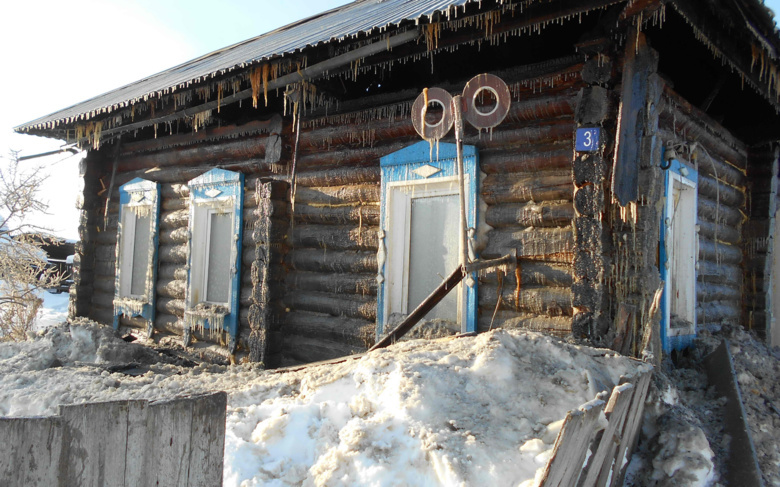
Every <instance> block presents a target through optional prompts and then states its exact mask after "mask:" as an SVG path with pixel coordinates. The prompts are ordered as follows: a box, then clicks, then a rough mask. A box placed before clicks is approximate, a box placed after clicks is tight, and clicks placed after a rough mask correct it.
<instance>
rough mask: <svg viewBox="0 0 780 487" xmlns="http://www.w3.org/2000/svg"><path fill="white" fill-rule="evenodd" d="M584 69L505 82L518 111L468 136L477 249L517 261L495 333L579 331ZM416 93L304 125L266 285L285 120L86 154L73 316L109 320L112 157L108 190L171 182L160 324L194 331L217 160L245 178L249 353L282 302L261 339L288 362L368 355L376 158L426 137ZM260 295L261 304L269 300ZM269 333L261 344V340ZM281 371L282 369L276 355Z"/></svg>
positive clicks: (165, 187) (486, 299)
mask: <svg viewBox="0 0 780 487" xmlns="http://www.w3.org/2000/svg"><path fill="white" fill-rule="evenodd" d="M583 67H584V65H583V64H582V57H581V56H572V57H570V58H564V59H559V60H556V61H551V62H546V63H541V64H538V65H530V66H523V67H518V68H516V69H513V70H511V71H507V72H503V73H498V74H499V75H501V76H502V77H503V78H504V79H505V81H506V82H507V83H508V85H509V86H510V91H511V93H512V104H511V108H510V112H509V115H508V116H507V118H506V119H505V120H504V121H503V123H502V124H501V125H500V126H498V127H496V128H495V129H494V130H493V132H492V134H489V133H485V132H483V133H482V134H479V133H477V131H476V130H475V129H471V128H469V129H468V130H467V132H466V138H465V141H464V142H465V143H466V144H469V145H475V146H476V147H477V150H478V151H479V159H480V170H481V171H482V173H483V176H482V180H481V181H480V184H479V187H480V212H481V213H482V218H483V219H484V221H485V223H487V225H488V226H486V227H483V230H482V231H481V232H480V233H481V234H480V235H478V241H479V242H480V243H481V246H480V251H481V254H482V256H483V257H486V258H490V257H499V256H501V255H504V254H506V253H508V252H510V251H511V250H512V249H517V251H518V256H519V266H518V270H517V272H515V273H512V274H510V275H507V276H504V278H503V279H502V282H501V283H499V281H498V279H497V277H496V274H495V273H489V274H487V275H485V276H484V277H482V278H481V282H480V285H479V329H480V330H486V329H488V328H489V327H490V324H491V318H492V315H493V313H494V311H495V310H496V302H497V299H500V303H499V304H498V311H497V312H496V317H495V320H494V322H493V326H504V327H526V328H530V329H534V330H539V331H546V332H551V333H555V334H559V335H565V334H567V333H568V332H569V331H570V329H571V316H572V291H571V286H572V282H573V278H572V262H573V254H574V247H573V245H574V241H573V231H572V217H573V214H574V210H573V207H572V200H573V184H572V175H571V160H572V153H573V146H572V144H573V142H572V141H573V133H574V119H573V117H574V111H575V106H576V103H577V96H578V93H579V91H580V88H581V87H582V86H583V82H582V79H581V71H582V69H583ZM472 74H476V73H464V76H463V79H462V80H460V81H455V82H454V83H453V84H452V85H449V86H446V89H448V90H449V91H451V92H457V91H459V90H462V88H463V85H464V84H465V82H466V81H467V80H468V79H469V77H470V76H471V75H472ZM405 96H406V97H405ZM405 96H401V97H400V98H399V97H396V101H394V103H392V104H389V105H383V106H366V107H365V108H362V109H358V110H351V111H348V110H343V111H342V113H338V112H336V113H334V114H329V115H327V116H318V115H314V116H308V117H306V116H304V117H303V120H302V129H301V133H300V137H299V149H298V154H297V163H296V164H297V166H296V192H295V198H294V206H293V207H294V215H295V216H294V225H292V226H290V221H289V220H290V218H289V214H288V212H289V211H292V210H293V207H291V206H292V205H290V203H291V202H290V201H289V198H290V196H289V194H287V191H281V190H279V189H277V190H274V191H273V192H274V195H275V196H274V197H273V200H274V202H272V203H271V204H270V206H267V210H268V211H270V212H271V213H270V214H271V216H269V218H270V220H269V221H274V222H275V223H274V224H273V225H272V226H273V229H271V230H269V231H270V232H271V233H270V234H269V235H272V236H271V237H268V238H271V239H272V240H273V242H271V243H272V245H271V247H270V248H273V249H276V250H278V249H279V248H280V246H285V249H284V251H283V252H276V251H275V252H272V253H271V254H268V255H273V256H275V257H273V259H272V260H273V261H274V262H275V263H276V264H275V265H277V267H276V268H275V270H274V271H273V272H270V273H269V274H268V276H270V277H269V280H268V281H267V286H266V289H265V290H262V289H261V287H262V284H261V282H260V281H261V279H262V276H261V275H260V273H259V272H260V267H261V263H262V261H263V259H262V258H261V254H262V255H265V254H263V253H264V252H266V250H263V249H259V247H258V245H260V244H261V243H262V242H263V238H264V237H262V236H261V235H260V233H258V232H257V231H255V230H256V227H257V225H258V222H260V221H261V220H262V219H263V218H264V217H263V216H262V215H261V212H260V206H259V204H258V203H261V202H262V201H263V198H258V193H257V187H258V184H260V185H261V186H262V185H263V184H265V183H262V182H261V178H266V179H263V181H264V180H270V179H276V180H280V179H287V178H288V177H289V176H288V174H289V172H290V168H291V161H292V151H293V148H292V141H293V140H294V139H293V137H294V133H293V131H292V126H291V123H290V121H289V120H287V119H286V120H285V123H284V125H283V126H282V125H278V126H276V127H274V128H273V129H269V127H267V126H265V125H264V126H262V127H260V126H258V127H255V128H254V129H253V128H252V126H251V124H254V123H256V122H251V123H250V124H246V125H244V126H238V127H237V126H228V127H223V128H219V129H210V130H202V131H201V132H200V133H198V134H193V135H192V137H193V138H194V140H192V141H191V140H190V139H187V138H186V137H190V135H173V136H161V137H159V138H158V139H153V140H146V141H140V142H129V143H126V144H120V145H119V149H118V150H117V149H116V146H115V145H114V146H112V145H105V146H104V147H103V148H102V149H101V150H100V151H93V152H91V153H90V157H89V159H88V161H87V164H86V167H85V170H86V171H87V174H85V181H86V184H85V190H84V194H85V200H87V203H86V204H85V208H84V220H83V225H82V228H81V233H82V243H81V244H80V245H82V246H83V247H84V249H85V251H84V252H83V253H81V254H79V255H80V263H81V265H80V268H79V274H78V275H79V276H81V281H79V283H78V285H77V288H76V289H78V292H77V300H76V301H75V302H76V303H79V305H80V306H81V307H80V308H79V310H78V311H76V314H78V315H84V316H89V317H90V318H93V319H95V320H96V321H99V322H102V323H110V322H111V317H112V299H113V293H114V273H115V264H116V262H115V245H116V233H117V212H118V204H117V199H116V194H113V198H112V199H111V201H110V203H109V205H108V219H107V225H106V226H105V229H104V228H103V210H104V205H105V194H106V192H107V191H108V189H106V191H104V192H102V193H101V189H102V188H103V187H107V186H109V181H110V179H111V170H112V168H113V161H114V158H116V161H117V163H116V175H115V177H114V183H113V188H112V193H117V188H118V187H119V186H120V185H121V184H123V183H124V182H126V181H129V180H130V179H132V178H134V177H143V178H146V179H149V180H152V181H157V182H160V183H161V194H162V210H161V217H160V247H159V272H158V281H157V283H156V290H157V316H156V319H155V328H156V329H157V330H161V331H165V332H168V333H174V334H177V335H181V334H182V333H183V324H182V320H181V318H182V316H183V313H184V297H185V288H186V276H187V270H186V261H187V255H186V248H187V238H188V233H187V224H188V218H189V211H188V207H187V205H188V195H189V190H188V188H187V186H186V182H187V181H188V180H190V179H191V178H193V177H195V176H197V175H199V174H202V173H203V172H205V171H207V170H208V169H210V168H211V167H214V166H215V165H217V166H218V167H222V168H225V169H229V170H238V171H241V172H243V173H244V174H245V176H246V184H245V194H244V216H243V218H244V233H243V234H244V242H243V266H242V271H241V298H240V313H239V319H240V332H239V334H240V338H241V342H240V347H241V346H243V349H244V350H247V348H251V347H248V344H249V343H250V335H251V333H252V330H253V328H252V320H254V322H255V323H259V322H260V321H258V320H260V319H261V318H258V316H259V315H258V313H261V312H262V311H263V309H265V306H275V307H276V308H277V311H278V312H273V313H272V314H273V316H274V318H273V319H274V320H275V322H276V323H277V324H276V325H274V330H273V333H270V334H268V335H267V336H266V335H263V338H262V340H264V342H263V343H266V345H264V347H265V346H268V347H271V348H272V349H273V351H272V353H273V354H277V352H278V349H279V348H280V347H281V346H283V347H284V349H283V352H284V356H285V357H287V358H288V359H290V360H292V361H295V362H309V361H313V360H320V359H327V358H332V357H335V356H341V355H347V354H350V353H355V352H360V351H363V350H365V349H366V348H367V347H368V346H370V345H371V344H372V343H373V340H374V334H375V321H376V296H377V285H376V272H377V260H376V254H377V230H378V223H379V221H378V220H379V200H380V171H379V158H380V157H382V156H384V155H386V154H389V153H391V152H394V151H396V150H399V149H401V148H403V147H406V146H408V145H411V144H413V143H416V142H417V141H419V137H418V136H417V134H416V132H415V131H414V128H413V126H412V123H411V117H410V114H409V107H410V106H411V103H412V102H413V100H414V96H416V94H414V95H411V96H410V95H405ZM407 97H408V98H407ZM257 123H260V122H257ZM248 125H249V128H248V127H247V126H248ZM266 125H267V124H266ZM253 130H254V132H253ZM269 130H271V132H272V135H271V136H269V134H268V131H269ZM277 132H279V133H281V134H282V137H281V142H279V143H278V144H270V143H269V140H271V139H273V134H276V133H277ZM198 139H201V140H198ZM269 144H270V145H271V146H273V147H274V148H273V149H272V150H274V151H276V153H277V154H278V156H277V157H278V158H277V159H275V162H267V159H268V157H267V151H269V149H268V147H269ZM277 145H278V146H277ZM282 146H283V147H284V149H283V150H282ZM272 160H274V159H273V158H272ZM90 171H91V172H90ZM269 178H270V179H269ZM269 194H270V193H269ZM261 206H262V205H261ZM286 246H289V251H288V249H287V248H286ZM285 253H286V256H285ZM282 259H283V262H276V261H279V260H282ZM253 264H254V269H253ZM499 296H500V298H499ZM261 298H262V299H261ZM263 299H265V301H263ZM261 301H262V302H264V303H265V306H259V305H258V303H259V302H261ZM252 305H255V306H256V307H255V308H254V311H253V310H252ZM285 315H286V316H285ZM263 319H264V318H263ZM280 323H283V324H280ZM122 324H123V325H126V326H134V327H139V328H142V327H143V326H144V324H143V323H142V322H141V321H140V320H138V319H123V321H122ZM268 331H269V332H270V331H271V330H268ZM280 332H281V333H282V335H283V337H282V336H280ZM258 333H259V332H258ZM258 333H255V339H254V341H253V342H252V343H255V344H256V343H258V342H257V340H258V339H260V338H258V337H260V335H259V334H258ZM196 338H199V339H202V340H206V341H208V340H210V339H211V338H210V337H208V336H200V337H198V336H196ZM282 344H283V345H282ZM264 349H265V348H264ZM268 350H271V349H268ZM272 362H274V363H279V358H278V356H277V357H276V358H275V359H274V360H272Z"/></svg>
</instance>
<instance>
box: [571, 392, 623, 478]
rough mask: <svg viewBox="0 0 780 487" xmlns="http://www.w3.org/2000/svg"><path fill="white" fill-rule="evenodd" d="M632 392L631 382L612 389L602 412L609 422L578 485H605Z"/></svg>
mask: <svg viewBox="0 0 780 487" xmlns="http://www.w3.org/2000/svg"><path fill="white" fill-rule="evenodd" d="M633 394H634V385H633V384H623V385H619V386H615V387H614V388H613V389H612V395H611V396H610V397H609V402H607V406H606V407H605V408H604V414H605V415H606V416H607V420H608V421H609V423H608V424H607V427H606V428H605V430H604V434H603V435H602V436H601V441H600V442H599V445H598V448H597V449H596V453H594V454H593V456H592V457H591V458H590V460H589V461H588V466H587V469H586V475H585V478H584V480H583V481H582V482H580V484H579V485H580V487H592V486H595V485H598V486H600V487H603V486H604V485H606V482H607V479H608V478H609V472H610V471H611V470H612V461H613V459H614V458H615V450H616V449H617V445H619V444H620V442H621V440H622V439H623V438H622V436H621V434H622V432H623V425H624V424H625V421H626V416H627V415H628V411H629V409H628V408H629V406H630V404H631V398H632V397H633Z"/></svg>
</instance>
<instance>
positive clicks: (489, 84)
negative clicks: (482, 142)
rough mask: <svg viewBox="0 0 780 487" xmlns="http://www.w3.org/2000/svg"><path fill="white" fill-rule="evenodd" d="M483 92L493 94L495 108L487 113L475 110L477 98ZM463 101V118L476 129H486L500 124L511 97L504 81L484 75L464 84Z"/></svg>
mask: <svg viewBox="0 0 780 487" xmlns="http://www.w3.org/2000/svg"><path fill="white" fill-rule="evenodd" d="M483 91H488V92H490V93H493V97H494V98H495V100H496V104H495V106H493V108H492V109H491V110H490V111H489V112H481V111H479V110H478V109H477V97H478V96H479V95H480V94H481V93H482V92H483ZM463 101H464V102H465V104H466V110H465V111H464V113H463V118H465V119H466V121H468V122H469V123H470V124H471V125H473V126H474V127H476V128H478V129H488V128H492V127H495V126H496V125H498V124H500V123H501V121H503V120H504V117H506V114H507V113H509V105H510V104H511V102H512V95H511V94H510V93H509V88H508V87H507V86H506V83H504V80H502V79H501V78H499V77H498V76H494V75H492V74H487V73H486V74H478V75H476V76H474V77H473V78H471V79H470V80H469V82H468V83H466V87H465V88H463Z"/></svg>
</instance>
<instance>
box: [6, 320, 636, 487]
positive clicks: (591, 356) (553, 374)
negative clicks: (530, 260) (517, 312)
mask: <svg viewBox="0 0 780 487" xmlns="http://www.w3.org/2000/svg"><path fill="white" fill-rule="evenodd" d="M129 362H133V363H134V364H136V365H134V367H135V369H136V371H138V369H140V371H138V373H139V374H140V375H137V376H131V375H125V374H123V373H121V372H114V370H117V369H118V367H117V364H122V363H129ZM166 362H167V363H166ZM646 367H647V366H646V365H644V364H642V363H640V362H637V361H634V360H631V359H628V358H625V357H621V356H618V355H616V354H614V352H611V351H609V350H601V349H594V348H589V347H582V346H577V345H572V344H568V343H565V342H562V341H560V340H557V339H554V338H551V337H547V336H544V335H541V334H537V333H532V332H522V331H504V330H495V331H492V332H489V333H484V334H481V335H479V336H477V337H463V338H456V339H452V338H450V339H440V340H427V341H425V340H413V341H407V342H402V343H398V344H396V345H394V346H393V347H390V348H388V349H384V350H378V351H375V352H372V353H369V354H366V355H364V356H363V357H361V358H359V359H348V360H346V361H344V362H342V363H338V364H331V365H320V366H313V367H308V368H303V369H300V370H292V371H285V372H274V371H263V370H261V369H259V368H257V367H255V366H253V365H251V364H244V365H237V366H231V367H223V366H215V365H207V364H199V365H197V366H194V367H185V366H183V365H181V363H176V360H175V359H171V358H170V357H169V356H168V355H163V354H160V353H158V352H157V351H154V350H152V349H150V348H147V347H143V346H141V345H139V344H137V343H125V342H124V341H122V340H121V339H119V338H116V337H115V336H113V335H112V333H111V330H110V328H106V327H98V326H95V325H89V324H86V323H82V324H79V325H76V324H72V325H70V326H68V325H59V326H54V327H51V328H49V329H47V330H45V331H42V332H39V334H38V336H36V337H35V340H31V341H27V342H22V343H10V344H0V416H29V415H52V414H56V412H57V406H58V405H60V404H77V403H82V402H94V401H107V400H118V399H141V398H143V399H149V400H156V399H167V398H171V397H174V396H181V395H187V394H194V393H200V392H207V391H216V390H224V391H227V392H228V394H229V396H228V409H227V421H226V425H227V428H226V439H225V466H224V481H225V485H228V486H254V485H272V486H273V485H279V486H281V485H291V484H302V485H318V486H327V485H355V486H357V485H360V486H363V485H375V486H385V485H387V486H389V485H499V486H500V485H511V486H517V485H519V484H521V483H522V484H523V485H533V484H534V478H535V476H536V475H537V472H538V471H539V469H540V468H541V467H543V466H544V464H545V462H546V461H547V459H548V458H549V455H550V452H551V448H552V446H553V443H554V441H555V437H556V435H557V433H558V431H559V429H560V427H561V424H562V421H561V420H562V419H563V418H564V417H565V415H566V413H567V411H569V410H571V409H574V408H576V407H578V406H580V405H582V404H583V403H585V402H587V401H589V400H591V399H593V398H594V397H595V395H596V393H598V392H600V391H603V390H611V388H612V387H613V386H614V385H615V384H617V382H618V380H619V378H620V376H621V375H626V376H628V375H634V374H636V373H637V372H638V371H639V370H643V369H644V368H646Z"/></svg>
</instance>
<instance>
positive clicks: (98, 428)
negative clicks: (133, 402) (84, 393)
mask: <svg viewBox="0 0 780 487" xmlns="http://www.w3.org/2000/svg"><path fill="white" fill-rule="evenodd" d="M127 412H128V401H113V402H101V403H93V404H78V405H75V406H60V410H59V415H60V416H61V417H62V425H63V432H62V449H63V450H62V455H61V456H60V482H61V484H62V485H79V486H84V487H90V486H101V487H102V486H119V487H121V486H123V485H124V478H123V477H124V471H125V456H126V452H127ZM117 473H118V474H117Z"/></svg>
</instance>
